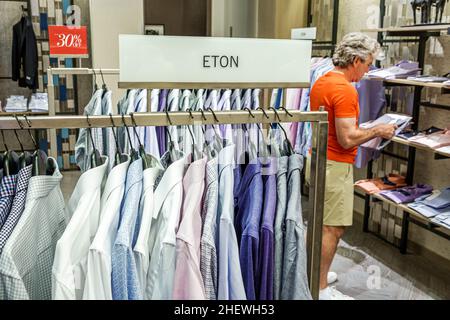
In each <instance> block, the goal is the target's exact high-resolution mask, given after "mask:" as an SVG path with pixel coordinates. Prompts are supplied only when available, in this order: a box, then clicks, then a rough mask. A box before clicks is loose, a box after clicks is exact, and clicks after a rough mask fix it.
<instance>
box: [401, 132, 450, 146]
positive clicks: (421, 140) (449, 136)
mask: <svg viewBox="0 0 450 320" xmlns="http://www.w3.org/2000/svg"><path fill="white" fill-rule="evenodd" d="M408 141H410V142H412V143H414V144H417V145H421V146H426V147H429V148H431V149H439V148H442V147H446V146H450V130H444V131H441V132H435V133H432V134H429V135H424V134H419V135H417V136H415V137H411V138H409V139H408Z"/></svg>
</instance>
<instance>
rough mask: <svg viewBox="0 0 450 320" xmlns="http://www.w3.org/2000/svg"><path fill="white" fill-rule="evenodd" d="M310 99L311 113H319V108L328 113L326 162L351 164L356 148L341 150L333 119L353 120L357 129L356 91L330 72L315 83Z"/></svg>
mask: <svg viewBox="0 0 450 320" xmlns="http://www.w3.org/2000/svg"><path fill="white" fill-rule="evenodd" d="M310 99H311V111H319V107H325V111H328V121H329V129H328V130H329V131H328V160H333V161H337V162H345V163H351V164H353V163H354V162H355V158H356V155H357V153H358V147H354V148H351V149H344V148H342V146H341V145H340V144H339V142H338V140H337V135H336V124H335V119H336V118H355V119H356V126H357V127H358V118H359V99H358V91H356V88H355V87H354V86H353V85H352V84H351V83H350V82H348V81H347V79H345V77H344V75H343V74H341V73H338V72H333V71H330V72H328V73H327V74H325V75H324V76H322V77H321V78H319V79H318V80H317V81H316V83H315V84H314V86H313V87H312V89H311V94H310Z"/></svg>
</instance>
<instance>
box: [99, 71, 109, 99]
mask: <svg viewBox="0 0 450 320" xmlns="http://www.w3.org/2000/svg"><path fill="white" fill-rule="evenodd" d="M100 75H101V76H102V83H103V84H102V90H103V93H102V99H103V98H104V97H105V95H106V93H107V92H108V87H107V86H106V83H105V78H103V72H102V69H100Z"/></svg>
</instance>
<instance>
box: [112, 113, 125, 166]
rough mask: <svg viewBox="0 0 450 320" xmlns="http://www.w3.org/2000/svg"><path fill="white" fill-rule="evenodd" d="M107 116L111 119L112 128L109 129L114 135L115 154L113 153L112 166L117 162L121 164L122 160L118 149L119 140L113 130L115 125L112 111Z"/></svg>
mask: <svg viewBox="0 0 450 320" xmlns="http://www.w3.org/2000/svg"><path fill="white" fill-rule="evenodd" d="M109 117H110V119H111V124H112V128H111V131H112V133H113V136H114V142H115V143H116V154H115V155H114V166H117V165H119V164H121V163H122V162H123V161H122V151H121V150H120V144H119V140H118V139H117V134H116V132H115V130H114V129H116V125H115V123H114V119H113V116H112V113H110V114H109Z"/></svg>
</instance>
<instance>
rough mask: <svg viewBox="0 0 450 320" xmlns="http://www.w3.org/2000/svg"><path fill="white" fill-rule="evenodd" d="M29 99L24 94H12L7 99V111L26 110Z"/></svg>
mask: <svg viewBox="0 0 450 320" xmlns="http://www.w3.org/2000/svg"><path fill="white" fill-rule="evenodd" d="M27 105H28V100H27V99H26V98H25V97H24V96H10V97H9V98H7V99H6V106H5V111H6V112H20V111H26V110H27Z"/></svg>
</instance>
